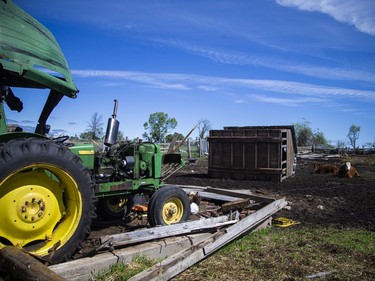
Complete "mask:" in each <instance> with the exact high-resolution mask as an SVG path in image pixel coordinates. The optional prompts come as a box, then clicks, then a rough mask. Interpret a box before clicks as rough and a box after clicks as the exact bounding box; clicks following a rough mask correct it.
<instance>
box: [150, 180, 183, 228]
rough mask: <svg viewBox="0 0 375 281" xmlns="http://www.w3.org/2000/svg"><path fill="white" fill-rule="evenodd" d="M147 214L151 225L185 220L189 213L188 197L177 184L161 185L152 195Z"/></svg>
mask: <svg viewBox="0 0 375 281" xmlns="http://www.w3.org/2000/svg"><path fill="white" fill-rule="evenodd" d="M147 215H148V221H149V223H150V225H151V226H156V225H170V224H174V223H180V222H185V221H187V219H188V217H189V215H190V200H189V197H188V195H187V194H186V193H185V192H184V191H183V190H182V189H181V188H179V187H177V186H166V187H162V188H160V189H158V190H157V191H156V192H155V193H154V194H153V195H152V197H151V199H150V202H149V205H148V214H147Z"/></svg>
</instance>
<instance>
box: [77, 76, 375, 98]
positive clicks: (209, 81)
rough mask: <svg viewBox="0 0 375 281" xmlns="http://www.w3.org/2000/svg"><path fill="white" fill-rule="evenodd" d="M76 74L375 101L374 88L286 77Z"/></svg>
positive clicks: (186, 86)
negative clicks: (320, 83)
mask: <svg viewBox="0 0 375 281" xmlns="http://www.w3.org/2000/svg"><path fill="white" fill-rule="evenodd" d="M72 73H73V75H76V76H77V77H82V78H90V77H95V78H96V79H97V78H105V79H122V80H127V81H133V82H137V83H140V84H144V85H146V86H152V87H157V88H165V89H171V90H176V91H178V90H183V91H187V90H203V91H210V92H213V91H216V92H221V93H224V92H225V91H228V90H232V89H236V90H237V91H239V92H241V91H243V92H245V91H248V89H257V90H260V91H264V92H271V93H279V94H287V95H299V96H311V97H313V98H321V97H325V98H327V97H329V98H334V97H336V98H350V99H356V100H362V101H363V100H366V101H371V102H374V101H375V91H365V90H357V89H349V88H339V87H328V86H322V85H315V84H308V83H300V82H293V81H283V80H266V79H263V80H261V79H236V78H225V77H215V76H199V75H190V74H170V73H148V72H137V71H111V70H73V71H72Z"/></svg>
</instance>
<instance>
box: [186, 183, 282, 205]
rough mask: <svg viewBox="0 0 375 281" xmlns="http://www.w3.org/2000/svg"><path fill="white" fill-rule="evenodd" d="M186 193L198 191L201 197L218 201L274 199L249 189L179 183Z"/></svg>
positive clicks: (266, 201) (268, 201)
mask: <svg viewBox="0 0 375 281" xmlns="http://www.w3.org/2000/svg"><path fill="white" fill-rule="evenodd" d="M179 187H181V188H182V189H183V190H185V192H186V193H190V192H199V194H200V196H201V197H202V198H206V199H213V200H219V201H235V200H241V199H251V200H253V201H256V202H262V203H266V204H268V203H271V202H273V201H275V198H272V197H269V196H263V195H262V196H259V195H254V194H252V193H251V191H250V190H245V189H244V190H228V189H220V188H213V187H210V186H207V187H202V186H194V185H179Z"/></svg>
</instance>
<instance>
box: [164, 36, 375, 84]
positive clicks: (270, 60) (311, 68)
mask: <svg viewBox="0 0 375 281" xmlns="http://www.w3.org/2000/svg"><path fill="white" fill-rule="evenodd" d="M158 42H160V43H163V44H166V45H170V46H173V47H176V48H181V49H185V50H188V51H190V52H193V53H195V54H197V55H199V56H203V57H206V58H208V59H210V60H212V61H215V62H219V63H223V64H233V65H251V66H261V67H266V68H269V69H276V70H280V71H285V72H289V73H297V74H302V75H306V76H310V77H318V78H322V79H330V80H352V81H353V80H354V81H365V82H369V83H374V81H375V74H374V73H372V72H368V71H364V70H356V69H353V68H351V69H348V68H340V67H326V66H317V65H313V64H307V63H303V62H295V61H293V60H285V59H281V58H277V57H270V56H267V57H264V56H259V55H258V56H252V55H248V54H246V53H243V52H235V51H232V52H231V51H222V50H216V49H212V48H204V47H200V46H197V45H194V44H189V43H187V42H181V41H177V40H158Z"/></svg>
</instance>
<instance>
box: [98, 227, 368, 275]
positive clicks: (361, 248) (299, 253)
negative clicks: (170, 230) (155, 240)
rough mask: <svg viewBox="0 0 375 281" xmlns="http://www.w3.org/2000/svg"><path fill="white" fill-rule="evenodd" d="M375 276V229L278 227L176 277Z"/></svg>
mask: <svg viewBox="0 0 375 281" xmlns="http://www.w3.org/2000/svg"><path fill="white" fill-rule="evenodd" d="M157 262H158V261H150V260H148V259H146V258H142V257H137V258H135V259H134V260H133V262H132V263H131V264H129V265H126V266H123V265H120V266H116V267H114V268H113V269H112V270H111V271H109V272H107V273H106V274H104V275H102V276H101V277H100V278H98V279H97V280H114V281H115V280H127V279H128V278H129V277H130V276H129V272H130V271H132V272H131V275H134V274H136V273H137V272H140V271H142V270H143V269H145V268H147V267H149V266H150V265H152V264H155V263H157ZM309 279H314V280H316V279H318V280H375V233H374V232H371V231H368V230H361V229H348V228H346V229H337V228H323V227H314V228H313V227H304V226H301V225H297V226H292V227H289V228H278V227H275V226H274V227H272V228H268V229H263V230H260V231H258V232H254V233H251V234H248V235H246V236H244V237H242V238H241V239H238V240H236V241H234V242H232V243H231V244H229V245H227V246H226V247H224V248H222V249H221V250H219V251H218V252H216V253H215V254H213V255H212V256H210V257H208V258H207V259H206V260H204V261H202V262H201V263H199V264H196V265H194V266H193V267H191V268H190V269H188V270H186V271H185V272H183V273H181V274H180V275H178V276H176V277H175V278H174V279H173V280H175V281H176V280H181V281H182V280H184V281H185V280H226V281H230V280H249V281H251V280H283V281H287V280H288V281H291V280H309Z"/></svg>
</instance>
